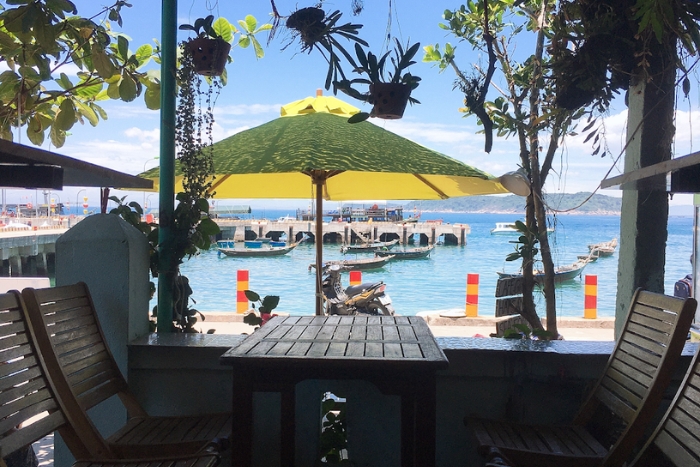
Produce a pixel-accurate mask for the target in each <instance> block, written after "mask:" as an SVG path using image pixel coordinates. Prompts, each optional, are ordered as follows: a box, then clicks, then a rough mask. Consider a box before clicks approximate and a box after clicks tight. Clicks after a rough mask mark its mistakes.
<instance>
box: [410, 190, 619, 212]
mask: <svg viewBox="0 0 700 467" xmlns="http://www.w3.org/2000/svg"><path fill="white" fill-rule="evenodd" d="M589 196H590V193H572V194H556V195H548V196H546V197H545V200H546V203H547V204H548V205H549V206H550V207H551V208H552V209H555V210H557V211H566V210H569V209H573V208H576V209H575V210H573V211H572V214H598V215H601V214H618V215H619V214H620V208H621V205H622V199H621V198H615V197H612V196H605V195H599V194H595V195H593V196H592V197H591V199H589V200H588V201H586V202H585V203H584V204H583V205H581V203H583V202H584V200H586V198H588V197H589ZM579 205H581V206H579ZM414 207H415V208H416V209H417V210H419V211H438V212H471V213H507V214H511V213H514V214H521V213H522V214H524V213H525V199H524V198H522V197H520V196H516V195H507V196H495V195H491V196H463V197H459V198H450V199H446V200H437V201H411V202H409V203H407V204H405V205H404V212H411V211H413V208H414Z"/></svg>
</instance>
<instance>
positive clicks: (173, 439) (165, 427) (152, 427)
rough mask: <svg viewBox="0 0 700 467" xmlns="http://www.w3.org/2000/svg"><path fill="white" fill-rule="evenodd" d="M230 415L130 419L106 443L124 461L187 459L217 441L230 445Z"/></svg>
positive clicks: (231, 421)
mask: <svg viewBox="0 0 700 467" xmlns="http://www.w3.org/2000/svg"><path fill="white" fill-rule="evenodd" d="M232 423H233V419H232V416H231V413H229V412H227V413H218V414H209V415H197V416H182V417H133V418H130V419H129V420H128V421H127V423H126V425H124V426H123V427H122V428H121V429H120V430H118V431H117V432H116V433H114V434H113V435H112V436H110V437H109V438H108V439H107V442H108V443H109V444H110V446H111V448H112V449H113V450H114V451H115V452H116V453H118V455H119V457H121V458H124V459H129V458H143V457H156V456H164V455H165V456H179V455H188V454H193V453H196V452H197V451H200V450H201V449H202V447H203V446H205V445H207V444H208V443H210V442H211V441H212V440H214V439H216V440H219V441H220V442H222V443H226V442H228V441H230V438H231V429H232Z"/></svg>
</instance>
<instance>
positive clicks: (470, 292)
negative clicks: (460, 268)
mask: <svg viewBox="0 0 700 467" xmlns="http://www.w3.org/2000/svg"><path fill="white" fill-rule="evenodd" d="M465 314H466V315H467V317H469V318H476V317H477V316H478V315H479V275H478V274H467V303H466V310H465Z"/></svg>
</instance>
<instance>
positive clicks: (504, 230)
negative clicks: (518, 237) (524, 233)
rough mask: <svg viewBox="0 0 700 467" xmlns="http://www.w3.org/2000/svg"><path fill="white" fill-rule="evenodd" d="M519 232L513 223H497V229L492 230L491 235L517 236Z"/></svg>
mask: <svg viewBox="0 0 700 467" xmlns="http://www.w3.org/2000/svg"><path fill="white" fill-rule="evenodd" d="M516 233H518V230H517V229H516V228H515V224H514V223H512V222H496V227H494V228H493V229H491V234H492V235H493V234H516Z"/></svg>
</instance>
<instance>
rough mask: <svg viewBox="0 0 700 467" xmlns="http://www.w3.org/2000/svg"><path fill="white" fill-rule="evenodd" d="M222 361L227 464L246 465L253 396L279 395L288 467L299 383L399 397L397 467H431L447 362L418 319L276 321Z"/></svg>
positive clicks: (292, 318) (249, 457)
mask: <svg viewBox="0 0 700 467" xmlns="http://www.w3.org/2000/svg"><path fill="white" fill-rule="evenodd" d="M221 362H222V363H223V364H227V365H232V366H233V372H234V374H233V398H234V402H233V420H234V422H233V423H234V426H233V446H232V455H233V465H242V466H249V465H252V442H253V439H252V432H253V429H252V428H253V393H254V392H256V391H270V392H280V393H281V396H282V397H281V400H282V412H281V415H282V424H281V427H282V433H281V436H282V439H281V447H280V448H281V453H280V455H281V458H282V459H281V460H282V462H281V465H283V466H291V465H294V462H295V452H294V449H295V439H294V431H295V413H294V407H295V403H294V402H295V386H296V384H297V383H299V382H300V381H304V380H306V379H320V380H324V379H346V380H347V379H354V380H364V381H369V382H371V383H373V384H374V385H376V386H377V388H378V389H379V390H380V391H381V392H382V393H384V394H392V395H399V396H400V397H401V465H402V466H420V467H424V466H425V467H429V466H434V465H435V424H436V419H435V397H436V393H435V391H436V389H435V379H436V377H435V372H436V371H437V370H439V369H443V368H446V367H447V363H448V362H447V358H446V357H445V354H444V353H443V352H442V350H441V349H440V347H438V345H437V343H436V342H435V338H434V337H433V335H432V333H431V332H430V329H429V328H428V325H427V324H426V323H425V320H423V318H420V317H415V316H381V317H380V316H342V317H341V316H330V317H326V316H289V317H282V316H278V317H275V318H273V319H272V320H270V321H269V322H268V323H267V324H265V325H264V326H262V327H261V328H260V329H259V330H257V331H255V332H254V333H253V334H252V335H250V336H249V337H247V338H246V339H245V340H244V341H243V342H242V343H241V344H240V345H238V346H237V347H233V348H232V349H230V350H229V351H227V352H226V353H225V354H224V355H222V357H221ZM378 442H381V441H378Z"/></svg>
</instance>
